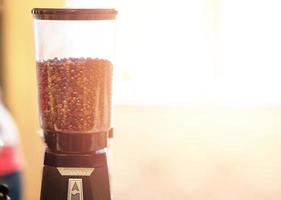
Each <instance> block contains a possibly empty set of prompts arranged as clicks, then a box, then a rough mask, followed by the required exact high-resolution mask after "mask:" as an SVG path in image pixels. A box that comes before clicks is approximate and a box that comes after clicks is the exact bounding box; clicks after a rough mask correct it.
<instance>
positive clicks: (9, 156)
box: [0, 146, 22, 176]
mask: <svg viewBox="0 0 281 200" xmlns="http://www.w3.org/2000/svg"><path fill="white" fill-rule="evenodd" d="M20 158H21V156H20V151H19V150H18V149H17V148H16V147H14V146H8V147H4V148H1V149H0V176H3V175H7V174H10V173H13V172H16V171H19V170H21V167H22V161H21V159H20Z"/></svg>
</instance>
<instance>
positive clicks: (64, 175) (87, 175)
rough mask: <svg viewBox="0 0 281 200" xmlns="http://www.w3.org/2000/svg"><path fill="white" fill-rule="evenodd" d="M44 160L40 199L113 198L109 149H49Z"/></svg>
mask: <svg viewBox="0 0 281 200" xmlns="http://www.w3.org/2000/svg"><path fill="white" fill-rule="evenodd" d="M69 161H71V162H69ZM44 164H45V166H44V168H43V178H42V188H41V198H40V199H41V200H111V195H110V185H109V174H108V166H107V159H106V153H102V154H86V155H85V154H83V155H79V154H57V153H51V152H48V151H47V152H46V153H45V162H44Z"/></svg>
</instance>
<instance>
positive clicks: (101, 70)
mask: <svg viewBox="0 0 281 200" xmlns="http://www.w3.org/2000/svg"><path fill="white" fill-rule="evenodd" d="M112 70H113V66H112V64H111V62H110V61H108V60H104V59H97V58H96V59H93V58H64V59H57V58H54V59H50V60H46V61H41V62H37V78H38V82H39V89H38V90H39V101H40V112H41V124H42V128H43V129H46V130H49V131H56V132H65V133H89V132H97V131H105V130H108V128H110V114H111V112H110V109H111V90H112Z"/></svg>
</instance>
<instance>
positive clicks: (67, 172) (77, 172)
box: [57, 167, 95, 176]
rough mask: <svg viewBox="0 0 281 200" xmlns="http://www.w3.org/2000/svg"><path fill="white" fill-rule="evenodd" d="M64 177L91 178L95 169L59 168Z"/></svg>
mask: <svg viewBox="0 0 281 200" xmlns="http://www.w3.org/2000/svg"><path fill="white" fill-rule="evenodd" d="M57 169H58V171H59V173H60V174H61V175H62V176H91V174H92V173H93V171H94V170H95V168H71V167H57Z"/></svg>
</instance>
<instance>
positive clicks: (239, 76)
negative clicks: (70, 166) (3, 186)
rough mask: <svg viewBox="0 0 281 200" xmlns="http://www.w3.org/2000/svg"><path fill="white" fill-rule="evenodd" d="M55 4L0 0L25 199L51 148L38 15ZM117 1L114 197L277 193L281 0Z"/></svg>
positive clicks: (6, 79)
mask: <svg viewBox="0 0 281 200" xmlns="http://www.w3.org/2000/svg"><path fill="white" fill-rule="evenodd" d="M57 2H58V4H60V3H59V1H57ZM81 2H83V0H81ZM50 3H51V1H47V0H45V1H44V0H41V1H39V0H25V1H18V0H2V1H1V14H0V15H1V16H0V20H1V32H0V34H1V38H0V40H1V49H0V51H1V59H0V61H1V65H0V75H1V79H0V80H1V85H2V87H3V91H4V98H5V102H6V104H7V106H8V108H9V110H10V111H11V113H12V115H13V116H14V118H15V120H16V122H17V125H18V128H19V132H20V139H21V144H22V149H23V153H24V158H25V166H24V192H23V194H24V199H26V200H27V199H39V192H40V183H41V182H40V181H41V170H42V162H43V150H44V144H43V142H42V141H41V139H40V136H39V134H38V130H40V128H39V120H38V110H37V108H38V105H37V93H36V92H37V91H36V76H35V75H36V74H35V61H34V60H35V58H34V41H33V29H32V16H31V12H30V11H31V9H32V8H33V7H38V6H39V7H40V6H48V5H49V4H50ZM52 3H53V2H52ZM115 4H116V7H117V9H118V11H119V15H118V26H117V37H116V38H117V41H116V44H117V45H116V46H117V48H116V62H115V63H116V64H115V85H114V127H115V138H114V140H113V143H112V148H113V159H112V161H113V162H112V164H113V165H112V175H113V177H112V180H113V195H114V199H117V200H132V199H133V200H143V199H147V200H149V199H155V200H156V199H161V200H171V199H177V200H186V199H189V200H206V199H210V200H225V199H228V200H232V199H233V200H234V199H235V200H236V199H239V200H249V199H255V200H265V199H266V200H278V199H281V189H280V188H281V172H280V169H281V156H280V152H281V67H280V66H281V26H280V20H281V10H280V9H281V1H280V0H236V1H233V0H196V1H194V0H185V1H181V0H173V1H163V0H162V1H160V0H141V1H138V0H130V1H128V0H123V1H116V2H115ZM52 5H53V4H52ZM78 39H81V38H78Z"/></svg>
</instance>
